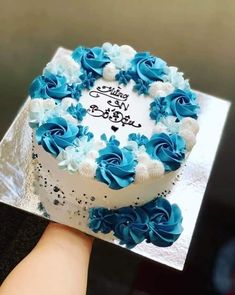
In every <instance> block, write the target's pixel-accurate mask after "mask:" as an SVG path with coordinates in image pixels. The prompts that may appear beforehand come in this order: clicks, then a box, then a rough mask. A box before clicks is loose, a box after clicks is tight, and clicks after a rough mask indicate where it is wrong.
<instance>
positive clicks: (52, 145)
mask: <svg viewBox="0 0 235 295" xmlns="http://www.w3.org/2000/svg"><path fill="white" fill-rule="evenodd" d="M78 131H79V130H78V127H77V126H75V125H73V124H71V123H70V122H68V121H66V120H65V119H63V118H61V117H55V118H50V119H48V120H47V122H46V123H44V124H42V125H41V126H40V127H39V128H38V129H37V130H36V140H37V142H38V144H40V145H42V146H43V148H44V149H45V150H46V151H47V152H49V153H51V154H52V155H53V156H54V157H56V156H58V154H59V153H60V151H61V150H62V149H65V148H66V147H67V146H71V145H73V142H74V140H75V138H76V137H77V134H78Z"/></svg>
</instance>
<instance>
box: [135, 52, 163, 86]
mask: <svg viewBox="0 0 235 295" xmlns="http://www.w3.org/2000/svg"><path fill="white" fill-rule="evenodd" d="M131 64H132V71H133V72H134V75H133V77H132V78H133V80H135V81H137V80H139V79H140V80H142V81H144V82H145V83H148V84H149V83H151V82H154V81H158V80H160V81H162V79H163V76H164V75H165V71H166V67H167V64H166V62H165V61H164V60H162V59H160V58H158V57H155V56H152V55H150V54H149V53H148V52H140V53H137V54H136V55H135V57H134V58H133V59H132V61H131Z"/></svg>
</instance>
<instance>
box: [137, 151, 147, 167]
mask: <svg viewBox="0 0 235 295" xmlns="http://www.w3.org/2000/svg"><path fill="white" fill-rule="evenodd" d="M136 157H137V160H138V163H140V164H144V165H148V163H149V161H150V157H149V155H148V154H147V153H146V152H140V153H138V152H137V154H136Z"/></svg>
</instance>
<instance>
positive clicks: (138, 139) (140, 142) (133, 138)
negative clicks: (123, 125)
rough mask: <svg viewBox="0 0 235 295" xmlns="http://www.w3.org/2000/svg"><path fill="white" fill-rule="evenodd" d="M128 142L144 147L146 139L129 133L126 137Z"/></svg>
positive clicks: (143, 136) (137, 134)
mask: <svg viewBox="0 0 235 295" xmlns="http://www.w3.org/2000/svg"><path fill="white" fill-rule="evenodd" d="M128 140H129V141H135V142H136V143H137V145H138V146H141V145H144V146H145V145H146V144H147V142H148V138H147V137H146V136H145V135H141V134H139V133H131V134H129V136H128Z"/></svg>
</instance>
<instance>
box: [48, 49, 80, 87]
mask: <svg viewBox="0 0 235 295" xmlns="http://www.w3.org/2000/svg"><path fill="white" fill-rule="evenodd" d="M47 71H48V72H50V73H52V74H54V75H61V76H62V75H63V76H64V77H65V78H66V80H67V82H68V83H69V84H73V83H80V82H81V81H80V78H79V76H80V75H81V71H80V65H79V64H78V63H77V62H75V60H74V59H73V58H72V56H71V54H70V52H68V53H67V52H63V53H62V54H59V55H57V54H56V56H55V57H54V58H53V60H52V61H51V62H49V63H48V64H47V65H46V68H45V69H44V71H43V72H44V73H45V72H47Z"/></svg>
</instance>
